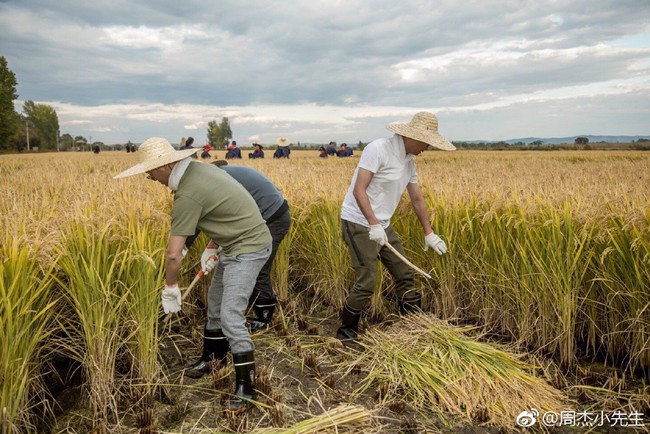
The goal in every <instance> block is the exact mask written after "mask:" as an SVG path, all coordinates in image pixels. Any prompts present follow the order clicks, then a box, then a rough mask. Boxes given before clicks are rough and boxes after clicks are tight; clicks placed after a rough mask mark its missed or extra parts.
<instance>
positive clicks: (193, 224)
mask: <svg viewBox="0 0 650 434" xmlns="http://www.w3.org/2000/svg"><path fill="white" fill-rule="evenodd" d="M202 211H203V209H202V207H201V205H199V204H198V203H197V202H196V201H195V200H193V199H191V198H189V197H187V196H176V197H175V198H174V205H173V207H172V226H171V231H170V234H171V235H178V236H185V237H189V236H191V235H194V233H195V232H196V228H197V226H198V224H199V219H200V218H201V213H202Z"/></svg>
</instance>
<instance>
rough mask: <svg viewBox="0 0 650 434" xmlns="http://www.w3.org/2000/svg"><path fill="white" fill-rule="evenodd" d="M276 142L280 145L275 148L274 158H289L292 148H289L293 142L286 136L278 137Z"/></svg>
mask: <svg viewBox="0 0 650 434" xmlns="http://www.w3.org/2000/svg"><path fill="white" fill-rule="evenodd" d="M276 143H277V145H278V149H276V150H275V153H274V154H273V158H289V154H291V148H289V145H290V144H291V142H289V139H287V138H286V137H278V140H277V142H276Z"/></svg>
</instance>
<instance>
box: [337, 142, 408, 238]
mask: <svg viewBox="0 0 650 434" xmlns="http://www.w3.org/2000/svg"><path fill="white" fill-rule="evenodd" d="M359 168H362V169H366V170H369V171H370V172H372V173H373V174H374V175H373V177H372V179H371V180H370V184H368V188H367V189H366V193H367V194H368V199H369V200H370V206H371V207H372V210H373V212H374V213H375V216H376V217H377V219H378V220H379V221H380V222H381V225H382V226H383V227H384V229H385V228H387V227H388V225H389V224H390V219H391V217H392V216H393V213H394V212H395V209H396V208H397V205H398V204H399V201H400V199H401V198H402V194H403V193H404V190H405V189H406V186H407V185H408V184H409V183H417V182H418V175H417V172H416V171H415V161H413V155H411V154H408V155H407V154H406V150H405V149H404V141H403V140H402V136H400V135H398V134H395V135H394V136H393V137H391V138H389V139H388V138H385V139H377V140H375V141H373V142H370V143H369V144H368V146H366V147H365V148H364V150H363V153H362V154H361V159H360V160H359V165H358V166H357V168H356V170H355V171H354V175H353V176H352V182H351V183H350V187H349V188H348V192H347V194H346V195H345V199H344V200H343V206H342V207H341V218H342V219H343V220H347V221H349V222H352V223H357V224H360V225H363V226H366V227H369V226H370V225H369V224H368V220H366V218H365V217H364V215H363V213H362V212H361V210H360V209H359V204H357V200H356V199H355V198H354V194H353V191H354V184H355V183H356V182H357V175H358V173H359Z"/></svg>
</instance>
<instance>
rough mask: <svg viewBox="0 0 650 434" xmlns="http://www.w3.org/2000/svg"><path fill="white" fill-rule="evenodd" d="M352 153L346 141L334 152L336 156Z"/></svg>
mask: <svg viewBox="0 0 650 434" xmlns="http://www.w3.org/2000/svg"><path fill="white" fill-rule="evenodd" d="M352 154H353V152H352V148H348V145H347V143H342V144H341V148H340V149H339V150H338V151H337V152H336V156H337V157H351V156H352Z"/></svg>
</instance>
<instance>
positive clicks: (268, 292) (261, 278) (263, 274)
mask: <svg viewBox="0 0 650 434" xmlns="http://www.w3.org/2000/svg"><path fill="white" fill-rule="evenodd" d="M266 226H267V227H268V228H269V232H271V238H273V242H272V244H271V246H272V247H271V249H272V250H271V256H269V259H268V260H267V261H266V263H265V264H264V266H263V267H262V269H261V270H260V274H258V275H257V281H256V282H255V289H254V290H253V298H254V299H255V298H259V299H262V300H273V299H274V298H275V292H274V291H273V285H272V284H271V268H272V267H273V259H275V254H276V253H277V252H278V248H279V247H280V243H281V242H282V240H283V239H284V236H285V235H286V234H287V233H288V232H289V228H290V227H291V213H290V212H289V210H288V209H287V210H286V211H285V212H284V213H283V214H282V215H280V216H279V217H278V218H276V219H275V220H273V221H272V222H267V223H266Z"/></svg>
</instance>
